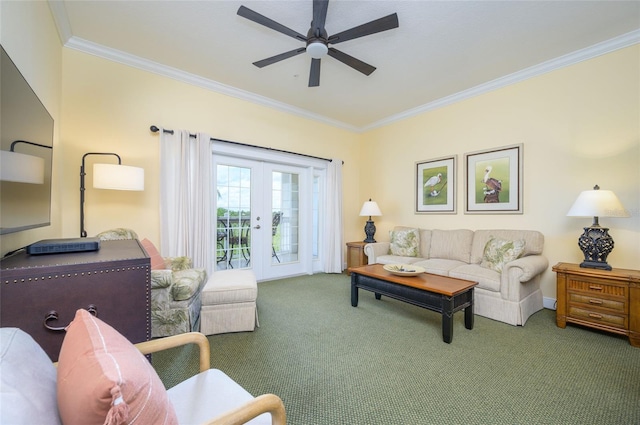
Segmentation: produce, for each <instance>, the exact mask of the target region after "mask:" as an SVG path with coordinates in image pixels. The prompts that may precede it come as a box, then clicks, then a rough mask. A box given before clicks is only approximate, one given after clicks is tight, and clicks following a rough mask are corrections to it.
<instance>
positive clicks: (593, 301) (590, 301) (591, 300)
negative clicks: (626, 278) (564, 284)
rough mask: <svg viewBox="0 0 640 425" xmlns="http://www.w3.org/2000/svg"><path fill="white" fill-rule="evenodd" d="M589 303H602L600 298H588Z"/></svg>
mask: <svg viewBox="0 0 640 425" xmlns="http://www.w3.org/2000/svg"><path fill="white" fill-rule="evenodd" d="M589 304H597V305H600V304H602V300H594V299H590V300H589Z"/></svg>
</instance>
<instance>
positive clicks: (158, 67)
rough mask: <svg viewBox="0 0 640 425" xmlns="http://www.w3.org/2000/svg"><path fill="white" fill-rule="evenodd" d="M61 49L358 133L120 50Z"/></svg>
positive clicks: (79, 44)
mask: <svg viewBox="0 0 640 425" xmlns="http://www.w3.org/2000/svg"><path fill="white" fill-rule="evenodd" d="M64 46H65V47H68V48H70V49H74V50H78V51H81V52H83V53H88V54H91V55H94V56H98V57H101V58H103V59H107V60H110V61H113V62H117V63H121V64H123V65H128V66H131V67H134V68H138V69H141V70H143V71H148V72H152V73H154V74H158V75H161V76H164V77H168V78H172V79H174V80H177V81H181V82H183V83H187V84H191V85H194V86H198V87H201V88H204V89H206V90H211V91H214V92H216V93H220V94H224V95H227V96H231V97H235V98H237V99H242V100H245V101H247V102H251V103H255V104H258V105H261V106H266V107H267V108H271V109H276V110H279V111H282V112H286V113H289V114H293V115H297V116H300V117H302V118H307V119H310V120H314V121H319V122H322V123H325V124H328V125H331V126H333V127H337V128H343V129H345V130H348V131H352V132H358V131H359V129H358V128H357V127H355V126H352V125H349V124H346V123H343V122H341V121H337V120H332V119H330V118H327V117H325V116H322V115H319V114H314V113H312V112H309V111H307V110H304V109H301V108H296V107H294V106H291V105H288V104H286V103H283V102H278V101H275V100H273V99H270V98H267V97H264V96H260V95H257V94H255V93H250V92H248V91H244V90H240V89H237V88H235V87H231V86H228V85H226V84H222V83H218V82H216V81H213V80H210V79H207V78H203V77H200V76H198V75H195V74H191V73H189V72H185V71H182V70H180V69H177V68H173V67H170V66H166V65H162V64H160V63H157V62H154V61H150V60H147V59H143V58H141V57H139V56H135V55H131V54H129V53H125V52H122V51H120V50H116V49H112V48H109V47H105V46H102V45H100V44H97V43H93V42H91V41H87V40H84V39H82V38H78V37H75V36H72V37H71V38H69V40H68V41H67V42H66V43H65V45H64Z"/></svg>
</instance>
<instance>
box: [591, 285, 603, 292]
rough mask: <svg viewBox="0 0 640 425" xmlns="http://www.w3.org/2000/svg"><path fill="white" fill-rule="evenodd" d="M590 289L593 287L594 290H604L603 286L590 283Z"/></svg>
mask: <svg viewBox="0 0 640 425" xmlns="http://www.w3.org/2000/svg"><path fill="white" fill-rule="evenodd" d="M589 289H593V290H594V291H602V286H596V285H589Z"/></svg>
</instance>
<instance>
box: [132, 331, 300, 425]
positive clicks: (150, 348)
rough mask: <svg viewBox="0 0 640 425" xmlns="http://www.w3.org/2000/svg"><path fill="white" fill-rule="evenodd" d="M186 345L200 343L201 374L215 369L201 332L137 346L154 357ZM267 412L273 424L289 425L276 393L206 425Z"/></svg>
mask: <svg viewBox="0 0 640 425" xmlns="http://www.w3.org/2000/svg"><path fill="white" fill-rule="evenodd" d="M186 344H196V345H197V346H198V349H199V359H200V372H204V371H207V370H209V369H210V368H211V365H210V363H209V359H210V355H211V349H210V347H209V340H208V339H207V337H206V336H205V335H204V334H201V333H200V332H189V333H184V334H179V335H174V336H169V337H166V338H159V339H154V340H151V341H145V342H141V343H138V344H135V346H136V348H138V350H140V352H141V353H142V354H145V355H147V354H153V353H157V352H158V351H162V350H167V349H169V348H175V347H180V346H183V345H186ZM263 413H270V414H271V421H272V422H271V423H272V424H273V425H285V424H286V423H287V417H286V412H285V408H284V403H283V402H282V400H281V399H280V397H278V396H277V395H275V394H263V395H260V396H258V397H256V398H254V399H253V400H251V401H249V402H247V403H245V404H243V405H241V406H239V407H237V408H235V409H232V410H229V411H228V412H226V413H224V414H222V415H220V416H218V417H216V418H213V419H212V420H210V421H208V422H205V423H204V424H203V425H240V424H244V423H246V422H248V421H250V420H251V419H253V418H255V417H256V416H258V415H261V414H263Z"/></svg>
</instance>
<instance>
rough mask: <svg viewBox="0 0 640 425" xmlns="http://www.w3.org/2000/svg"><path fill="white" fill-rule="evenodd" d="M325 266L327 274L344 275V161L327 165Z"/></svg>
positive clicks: (336, 161) (335, 161) (338, 160)
mask: <svg viewBox="0 0 640 425" xmlns="http://www.w3.org/2000/svg"><path fill="white" fill-rule="evenodd" d="M324 216H325V223H324V225H325V227H324V228H325V230H326V231H325V232H324V235H325V236H324V244H323V246H324V255H323V256H322V258H324V264H323V271H324V272H325V273H342V247H343V246H344V243H343V240H342V160H341V159H333V160H331V162H330V163H329V164H328V165H327V209H326V213H325V215H324Z"/></svg>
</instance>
